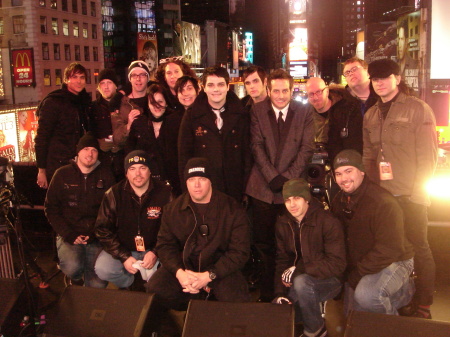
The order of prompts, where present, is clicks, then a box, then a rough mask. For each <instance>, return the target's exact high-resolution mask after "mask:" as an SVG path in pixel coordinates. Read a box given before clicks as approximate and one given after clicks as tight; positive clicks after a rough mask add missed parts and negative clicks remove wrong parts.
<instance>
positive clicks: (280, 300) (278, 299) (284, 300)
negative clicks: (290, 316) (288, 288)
mask: <svg viewBox="0 0 450 337" xmlns="http://www.w3.org/2000/svg"><path fill="white" fill-rule="evenodd" d="M272 303H273V304H291V301H289V299H288V298H286V297H283V296H279V297H275V298H274V299H273V301H272Z"/></svg>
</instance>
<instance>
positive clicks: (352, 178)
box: [334, 166, 364, 194]
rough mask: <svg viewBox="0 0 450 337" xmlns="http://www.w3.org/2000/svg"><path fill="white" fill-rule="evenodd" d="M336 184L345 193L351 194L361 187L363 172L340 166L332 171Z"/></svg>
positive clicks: (352, 167)
mask: <svg viewBox="0 0 450 337" xmlns="http://www.w3.org/2000/svg"><path fill="white" fill-rule="evenodd" d="M334 174H335V177H336V183H337V184H338V185H339V187H340V188H341V190H343V191H344V192H345V193H349V194H351V193H353V192H355V191H356V189H357V188H358V187H359V186H361V184H362V181H363V179H364V172H362V171H360V170H359V169H357V168H356V167H354V166H341V167H338V168H337V169H336V170H334Z"/></svg>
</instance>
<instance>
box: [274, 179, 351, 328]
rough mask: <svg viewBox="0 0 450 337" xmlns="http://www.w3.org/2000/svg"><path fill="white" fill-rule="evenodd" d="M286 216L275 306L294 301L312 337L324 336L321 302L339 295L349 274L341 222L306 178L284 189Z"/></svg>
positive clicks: (280, 230)
mask: <svg viewBox="0 0 450 337" xmlns="http://www.w3.org/2000/svg"><path fill="white" fill-rule="evenodd" d="M283 198H284V204H285V206H286V209H287V211H288V212H285V213H284V214H283V215H282V216H281V217H279V218H278V221H277V223H276V226H275V231H276V232H275V234H276V239H277V258H276V271H275V293H276V295H277V297H276V298H275V300H274V301H273V302H274V303H278V304H283V303H294V305H295V308H296V310H298V313H299V314H300V315H301V318H302V321H303V326H304V333H303V336H308V337H325V336H328V335H327V329H326V327H325V323H324V320H323V318H322V312H321V308H320V302H324V301H326V300H329V299H331V298H333V297H335V296H337V295H338V294H339V292H340V291H341V287H342V276H343V273H344V270H345V265H346V262H345V243H344V233H343V230H342V226H341V223H340V222H339V220H338V219H336V218H335V217H334V216H333V215H332V214H331V213H330V212H329V211H326V210H324V208H323V205H322V204H321V203H320V202H319V201H318V200H317V199H316V198H313V197H311V193H310V190H309V185H308V183H307V182H306V181H305V180H304V179H301V178H300V179H291V180H289V181H287V182H286V183H285V184H284V186H283Z"/></svg>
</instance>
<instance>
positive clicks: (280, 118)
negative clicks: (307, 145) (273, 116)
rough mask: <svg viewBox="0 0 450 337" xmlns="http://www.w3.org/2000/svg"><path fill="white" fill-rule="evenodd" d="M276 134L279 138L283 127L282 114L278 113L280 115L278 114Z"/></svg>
mask: <svg viewBox="0 0 450 337" xmlns="http://www.w3.org/2000/svg"><path fill="white" fill-rule="evenodd" d="M277 123H278V132H279V134H280V136H281V133H282V132H283V126H284V120H283V112H281V111H280V113H279V114H278V120H277Z"/></svg>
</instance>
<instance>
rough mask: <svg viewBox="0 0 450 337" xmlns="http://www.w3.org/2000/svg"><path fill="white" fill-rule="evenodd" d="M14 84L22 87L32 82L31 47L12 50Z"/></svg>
mask: <svg viewBox="0 0 450 337" xmlns="http://www.w3.org/2000/svg"><path fill="white" fill-rule="evenodd" d="M11 61H12V65H13V73H14V85H15V86H16V87H23V86H29V85H32V84H33V82H34V62H33V49H17V50H13V51H12V60H11Z"/></svg>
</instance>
